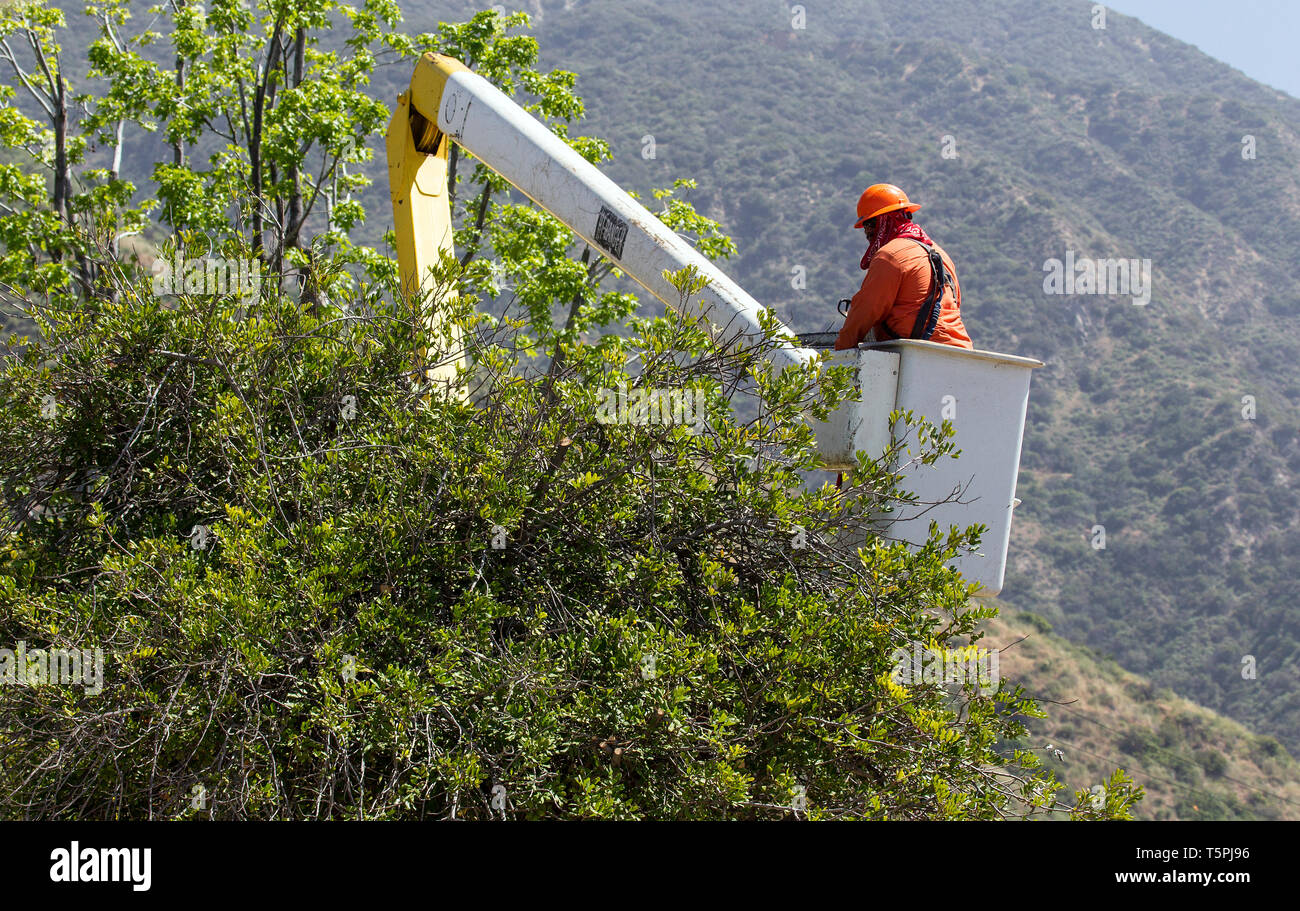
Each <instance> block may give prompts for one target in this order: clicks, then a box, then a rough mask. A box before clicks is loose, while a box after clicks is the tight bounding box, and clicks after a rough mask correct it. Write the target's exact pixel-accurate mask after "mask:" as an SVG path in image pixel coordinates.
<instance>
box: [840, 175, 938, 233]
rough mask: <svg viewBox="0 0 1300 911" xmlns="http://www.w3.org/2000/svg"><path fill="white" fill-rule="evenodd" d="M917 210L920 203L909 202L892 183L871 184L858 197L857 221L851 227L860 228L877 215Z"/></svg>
mask: <svg viewBox="0 0 1300 911" xmlns="http://www.w3.org/2000/svg"><path fill="white" fill-rule="evenodd" d="M919 208H921V204H920V203H917V202H912V201H911V200H909V199H908V198H907V194H906V193H904V192H903V191H902V190H900V189H899V188H898V187H896V186H894V185H893V184H892V183H876V184H872V185H871V186H869V187H867V188H866V189H865V190H863V191H862V195H861V196H859V197H858V220H857V222H856V223H855V224H854V225H853V227H855V228H861V227H862V226H863V225H864V224H866V223H867V222H869V221H871V219H873V218H875V217H876V216H877V215H884V214H885V213H886V212H895V211H897V210H898V209H902V210H903V211H904V212H915V211H916V210H917V209H919Z"/></svg>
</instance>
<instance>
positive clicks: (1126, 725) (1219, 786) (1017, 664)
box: [983, 611, 1300, 819]
mask: <svg viewBox="0 0 1300 911" xmlns="http://www.w3.org/2000/svg"><path fill="white" fill-rule="evenodd" d="M984 629H985V630H986V633H987V635H986V638H985V639H984V640H983V644H984V645H985V646H986V647H987V648H997V649H999V650H1000V652H999V666H1000V670H1001V672H1002V674H1003V676H1004V677H1005V678H1007V679H1008V680H1010V681H1012V682H1014V683H1020V684H1023V685H1024V686H1025V689H1026V690H1027V691H1028V692H1031V693H1033V695H1034V696H1035V698H1037V699H1040V700H1042V703H1043V706H1044V708H1045V709H1046V711H1047V717H1046V718H1042V719H1032V720H1028V721H1027V722H1026V724H1027V726H1028V728H1029V732H1030V733H1029V736H1028V737H1027V738H1025V739H1024V740H1022V741H1020V742H1019V744H1018V745H1020V746H1022V747H1024V748H1026V749H1033V750H1036V751H1037V752H1038V753H1039V755H1041V756H1042V757H1043V760H1044V762H1045V763H1046V765H1047V766H1048V767H1049V768H1051V769H1052V770H1053V771H1055V772H1056V774H1057V777H1058V778H1060V780H1061V781H1063V782H1065V783H1066V784H1067V785H1068V786H1069V787H1070V788H1071V789H1072V790H1079V789H1088V788H1091V787H1094V786H1095V785H1097V783H1099V782H1101V781H1103V780H1104V779H1105V777H1106V776H1107V775H1109V774H1110V770H1111V769H1114V768H1116V767H1119V768H1123V769H1124V770H1125V771H1127V772H1128V773H1129V774H1130V775H1132V776H1133V778H1134V780H1135V781H1137V783H1138V784H1140V785H1142V787H1143V790H1144V792H1145V797H1144V798H1143V799H1142V802H1141V803H1139V804H1138V805H1137V806H1136V807H1135V809H1134V816H1135V817H1136V818H1138V819H1300V764H1297V763H1296V761H1295V760H1294V759H1293V758H1292V757H1291V756H1290V754H1289V753H1288V752H1287V750H1286V749H1285V747H1283V746H1282V745H1281V744H1280V743H1278V741H1277V740H1276V739H1274V738H1272V737H1268V736H1260V735H1257V734H1255V733H1253V732H1251V731H1250V730H1249V729H1247V728H1246V727H1245V726H1244V725H1241V724H1238V723H1237V722H1235V721H1230V720H1228V719H1226V718H1224V717H1222V716H1221V715H1219V714H1217V713H1216V712H1213V711H1211V710H1209V709H1207V708H1204V707H1203V706H1199V705H1196V704H1195V703H1193V702H1190V701H1189V700H1186V699H1183V698H1182V697H1180V696H1177V695H1175V694H1174V693H1173V692H1172V691H1170V690H1169V689H1168V688H1167V687H1157V686H1154V685H1152V684H1151V682H1150V681H1149V680H1147V679H1145V678H1143V677H1140V676H1138V675H1137V674H1132V673H1129V672H1128V671H1125V670H1124V669H1122V668H1120V667H1119V666H1118V665H1116V664H1115V662H1114V661H1112V660H1110V659H1109V658H1105V657H1103V656H1101V655H1098V654H1096V653H1094V652H1093V651H1092V650H1091V649H1089V648H1087V647H1086V646H1080V645H1075V644H1074V643H1071V642H1069V641H1067V640H1065V639H1062V638H1061V637H1060V636H1057V635H1055V634H1054V633H1053V632H1052V631H1051V624H1049V623H1048V622H1047V621H1046V620H1044V619H1043V618H1041V617H1038V616H1036V615H1034V614H1028V613H1018V612H1016V611H1007V612H1005V613H1004V614H1003V615H1002V616H999V617H996V618H993V619H991V620H988V621H986V623H985V624H984ZM1058 751H1059V753H1058Z"/></svg>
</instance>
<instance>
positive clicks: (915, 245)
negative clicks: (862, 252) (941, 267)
mask: <svg viewBox="0 0 1300 911" xmlns="http://www.w3.org/2000/svg"><path fill="white" fill-rule="evenodd" d="M935 249H937V250H939V251H940V252H941V253H942V248H941V247H939V245H938V244H935ZM876 256H877V257H879V258H880V259H883V260H884V261H886V262H888V263H891V264H893V265H895V266H900V267H906V266H913V265H916V264H918V263H922V262H925V260H927V259H928V258H929V254H928V253H927V252H926V246H925V244H923V243H921V242H920V241H916V240H913V239H912V238H910V237H895V238H894V239H893V240H891V241H890V242H889V243H887V244H885V245H884V246H882V247H881V248H880V249H879V250H878V251H877V252H876Z"/></svg>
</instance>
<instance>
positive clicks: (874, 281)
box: [835, 237, 975, 348]
mask: <svg viewBox="0 0 1300 911" xmlns="http://www.w3.org/2000/svg"><path fill="white" fill-rule="evenodd" d="M927 249H928V248H927V247H926V246H925V245H924V244H922V243H920V242H919V241H915V240H912V239H910V238H905V237H898V238H895V239H894V240H891V241H889V242H888V243H886V244H885V245H884V246H882V247H881V248H880V249H879V250H878V251H876V255H875V256H873V257H872V258H871V267H870V268H869V269H868V270H867V277H866V280H865V281H864V282H863V284H862V290H861V291H860V292H859V293H858V295H859V297H862V298H863V299H862V300H861V301H859V300H856V299H855V300H854V306H853V307H852V308H851V309H850V312H849V318H848V319H847V320H846V321H845V323H844V329H843V330H842V331H841V332H840V336H839V339H838V340H837V341H836V345H835V347H836V348H852V347H854V346H855V345H857V344H858V342H860V341H862V340H863V339H864V337H865V336H866V334H867V332H868V331H870V330H871V329H873V328H874V329H875V330H876V341H885V340H886V339H889V338H895V337H897V338H911V337H912V329H913V327H914V326H915V325H916V316H917V313H918V312H919V311H920V309H921V305H922V304H923V303H925V299H926V297H927V296H928V295H929V293H930V283H931V274H930V273H931V270H930V258H929V255H928V253H927ZM934 249H936V250H938V251H939V255H940V256H941V257H942V258H943V264H944V267H945V268H946V269H947V270H948V274H949V275H950V276H952V287H949V288H945V289H944V292H943V298H942V299H941V301H940V303H941V304H942V305H943V309H942V310H941V311H940V313H939V319H938V321H937V322H936V324H935V327H934V334H933V335H931V336H930V338H929V341H932V342H938V343H939V344H941V345H953V346H955V347H958V348H974V347H975V346H974V345H972V344H971V340H970V336H969V335H967V334H966V327H965V325H964V324H963V323H962V319H961V283H960V282H959V281H958V280H957V270H956V269H955V268H954V266H953V263H952V260H951V259H950V258H949V257H948V254H947V253H946V252H944V250H943V248H942V247H940V246H939V245H938V244H935V245H934ZM860 305H861V307H860V309H859V306H860ZM855 310H858V311H859V313H855V312H854V311H855ZM859 314H860V315H859ZM877 314H881V315H879V316H878V315H877ZM882 322H883V323H884V325H885V326H886V327H887V328H888V329H889V332H882V331H881V329H880V323H882ZM890 333H892V335H891V334H890Z"/></svg>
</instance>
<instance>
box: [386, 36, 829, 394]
mask: <svg viewBox="0 0 1300 911" xmlns="http://www.w3.org/2000/svg"><path fill="white" fill-rule="evenodd" d="M447 137H449V138H450V139H452V140H454V141H455V142H456V143H457V144H459V145H460V146H462V147H463V148H465V149H467V150H468V151H469V152H471V153H473V155H474V156H475V157H476V158H478V159H479V160H480V161H482V162H483V163H484V164H485V165H487V166H488V167H489V168H491V169H492V170H493V171H495V172H497V173H498V174H500V175H501V176H502V177H504V178H505V179H506V180H507V181H509V182H510V183H511V184H513V185H514V186H515V187H516V188H517V189H518V190H519V191H520V192H522V193H523V194H524V195H525V196H527V197H528V198H529V199H531V200H532V201H533V202H535V203H537V205H539V206H541V207H542V208H543V209H545V210H546V211H547V212H550V213H551V214H552V215H554V216H555V217H556V218H558V219H559V220H560V221H562V222H564V224H565V225H567V226H568V227H569V228H571V229H572V230H573V231H574V232H575V233H576V234H578V235H579V236H580V237H582V239H583V240H585V241H586V242H587V243H589V244H590V245H591V246H593V247H595V248H596V249H598V250H600V252H601V253H603V254H604V255H605V256H607V257H608V258H609V259H610V260H612V261H613V262H615V263H617V265H618V267H619V268H620V269H622V270H623V271H624V272H626V273H627V274H628V275H630V276H631V277H632V278H633V279H635V280H636V281H637V282H638V283H639V284H640V285H642V286H643V287H644V288H645V289H646V290H647V291H649V292H650V293H651V294H653V295H654V296H655V297H657V298H659V299H660V300H662V301H664V302H665V303H668V304H671V305H673V306H677V305H678V304H679V302H680V301H679V297H680V295H679V293H678V291H677V289H676V288H674V287H673V286H672V285H671V284H670V283H669V282H668V280H667V279H665V278H664V273H665V272H666V271H667V272H675V271H677V270H680V269H682V268H684V267H686V266H694V267H695V268H696V269H697V270H698V271H699V272H700V274H701V275H702V276H704V277H705V278H707V279H708V286H707V287H706V288H705V289H704V290H703V291H701V292H700V293H699V294H698V295H696V297H695V300H694V303H695V306H696V307H698V308H699V311H700V312H701V313H702V314H703V315H704V316H705V317H707V320H708V323H709V325H710V327H711V332H712V334H713V336H714V338H716V339H718V340H720V341H721V340H724V339H725V340H730V339H732V338H736V340H737V342H738V343H739V344H749V343H754V342H759V341H761V340H762V339H763V330H762V328H761V325H760V323H759V314H761V313H762V312H763V309H764V308H763V305H762V304H760V303H759V302H758V301H756V300H754V298H752V297H750V296H749V295H748V294H746V293H745V291H744V290H743V289H742V288H741V287H740V286H739V285H737V284H736V283H735V282H734V281H732V280H731V279H730V278H728V277H727V276H726V275H725V274H724V273H723V272H722V271H721V270H720V269H718V267H717V266H715V265H714V264H713V263H711V262H710V261H709V260H708V259H706V258H705V257H704V256H702V255H701V254H700V253H699V252H698V251H697V250H696V249H695V248H694V247H692V246H691V245H690V243H688V242H687V241H686V240H684V239H682V238H681V237H680V236H678V235H677V234H676V233H675V232H674V231H672V230H671V229H669V228H668V227H667V226H666V225H665V224H664V223H663V222H661V221H660V220H659V219H658V218H656V217H655V216H654V215H652V214H651V213H650V212H649V211H647V210H646V208H645V207H644V206H642V205H641V204H640V203H638V202H637V201H636V200H634V199H633V198H632V197H631V196H629V195H628V194H627V193H625V192H624V191H623V190H622V189H620V188H619V186H618V185H617V184H615V183H614V182H613V181H612V180H610V179H609V178H608V177H606V176H605V175H604V174H602V173H601V172H600V171H599V170H597V169H596V168H595V167H594V166H593V165H592V164H591V163H590V162H588V161H587V160H586V159H584V158H583V157H582V156H581V155H579V154H578V153H577V152H575V151H574V150H573V149H572V148H571V147H569V145H567V144H566V143H565V142H564V141H563V140H562V139H560V138H559V137H558V136H556V135H555V134H554V133H552V132H551V131H550V130H549V129H547V128H546V127H545V126H544V125H543V124H542V123H541V122H539V121H538V120H537V119H536V118H534V117H533V116H532V115H531V114H529V113H528V112H527V111H525V110H524V109H523V108H521V107H520V106H519V105H517V104H516V103H515V102H514V101H512V100H511V99H510V98H509V96H507V95H506V94H505V93H504V92H502V91H501V90H500V89H498V88H497V87H496V86H494V85H492V84H491V83H490V82H488V81H487V80H486V79H484V78H483V77H482V76H479V75H478V74H477V73H474V72H472V71H470V70H469V69H467V68H466V67H465V66H464V65H463V64H461V63H460V62H459V61H457V60H455V59H454V58H451V57H446V56H443V55H440V54H425V55H424V56H423V57H422V58H421V59H420V60H419V62H418V63H417V64H416V69H415V73H414V75H413V76H412V78H411V90H410V91H409V92H407V93H406V94H404V95H403V96H402V98H401V99H399V104H398V109H397V111H396V112H395V113H394V115H393V120H392V123H391V124H390V125H389V128H388V167H389V182H390V187H391V190H392V196H393V208H394V212H395V215H396V219H395V220H396V224H397V234H398V258H399V263H400V266H401V269H402V273H403V275H402V277H403V281H404V283H405V287H406V288H407V289H408V291H412V290H414V289H416V288H417V287H419V285H418V284H417V282H418V281H419V280H421V279H423V277H424V273H425V272H426V270H427V269H428V268H429V266H431V265H432V264H433V263H434V262H436V257H437V255H438V251H439V250H441V249H450V245H451V220H450V214H451V213H450V211H449V209H448V206H447V203H446V198H447V186H446V184H447V177H446V161H447V142H446V141H445V140H446V138H447ZM439 164H440V166H439ZM403 207H405V211H404V210H403ZM777 325H778V327H779V328H780V329H781V330H784V332H783V335H787V336H788V338H785V340H784V341H783V343H782V344H781V345H780V346H779V347H777V348H776V349H775V350H774V351H773V352H772V354H771V355H770V358H769V359H770V361H771V362H772V364H773V366H774V367H776V368H778V369H779V368H782V367H786V366H800V365H804V364H807V363H809V362H810V361H811V360H813V359H814V358H815V357H816V352H814V351H813V350H812V349H809V348H801V347H798V346H797V344H796V342H795V338H794V335H793V334H792V333H790V332H789V330H788V329H785V327H784V326H781V325H780V324H779V323H778V324H777Z"/></svg>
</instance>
